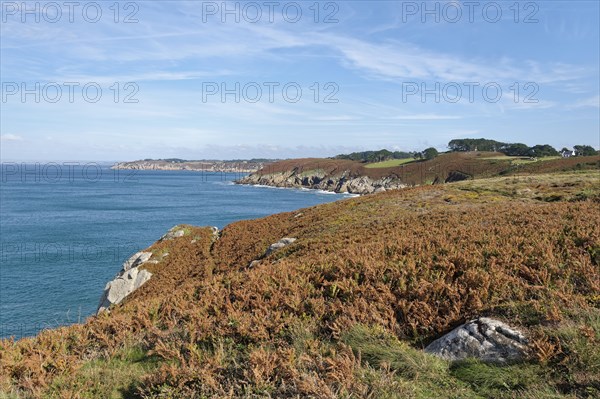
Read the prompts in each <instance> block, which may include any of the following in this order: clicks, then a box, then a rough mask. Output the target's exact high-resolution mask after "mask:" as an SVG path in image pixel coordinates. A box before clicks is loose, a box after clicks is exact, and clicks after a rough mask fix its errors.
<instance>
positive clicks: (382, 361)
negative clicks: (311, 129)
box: [0, 171, 600, 399]
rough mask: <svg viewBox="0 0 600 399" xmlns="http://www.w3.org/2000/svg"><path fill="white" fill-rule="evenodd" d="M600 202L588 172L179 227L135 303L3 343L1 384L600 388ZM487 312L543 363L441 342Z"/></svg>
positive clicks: (397, 393)
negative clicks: (472, 354) (458, 349)
mask: <svg viewBox="0 0 600 399" xmlns="http://www.w3.org/2000/svg"><path fill="white" fill-rule="evenodd" d="M599 204H600V193H599V190H598V175H597V172H596V171H593V172H585V171H583V172H576V173H575V172H570V173H560V174H552V175H547V174H540V175H536V176H510V177H499V178H491V179H480V180H477V179H476V180H469V181H461V182H457V183H452V184H445V185H439V186H437V185H434V186H431V185H430V186H423V187H416V188H407V189H404V190H393V191H387V192H384V193H379V194H375V195H369V196H362V197H358V198H352V199H346V200H342V201H338V202H335V203H330V204H324V205H319V206H315V207H311V208H306V209H301V210H298V211H294V212H287V213H282V214H277V215H272V216H269V217H266V218H261V219H257V220H248V221H240V222H236V223H233V224H230V225H228V226H227V227H225V228H224V229H223V230H222V231H220V232H217V231H216V230H215V229H213V228H210V227H193V226H179V227H178V228H176V229H173V230H172V231H171V232H170V233H169V234H167V236H166V238H163V239H161V240H159V241H157V242H156V243H155V244H153V245H152V246H150V247H149V248H147V249H145V250H144V251H143V252H144V253H149V254H151V255H149V256H148V257H147V259H148V260H147V261H145V262H143V263H141V264H139V266H138V267H139V268H141V269H142V270H146V271H147V272H148V273H150V274H151V278H150V279H149V280H147V281H146V282H145V283H144V284H143V285H141V286H140V287H139V288H138V289H137V290H135V291H134V292H133V293H131V294H130V295H129V296H128V297H127V298H126V299H125V300H124V301H123V302H121V303H119V304H118V305H112V306H110V308H109V309H108V311H105V312H102V313H101V314H99V315H98V316H93V317H90V318H89V319H88V320H87V321H86V322H85V323H83V324H78V325H73V326H69V327H63V328H59V329H54V330H48V331H43V332H41V333H40V334H39V335H38V336H36V337H32V338H26V339H22V340H19V341H16V342H15V341H12V340H3V341H0V396H1V395H2V394H4V395H5V396H7V397H11V398H12V397H15V398H16V397H73V398H76V397H101V398H108V397H111V398H120V397H122V398H135V397H138V398H165V397H167V398H208V397H210V398H267V397H278V398H297V397H314V398H351V397H360V398H431V397H437V398H494V399H497V398H507V399H508V398H514V397H523V398H593V397H598V395H599V394H600V377H599V376H600V349H599V348H600V270H599V267H600V228H598V227H599V226H598V220H600V207H599V206H598V205H599ZM171 233H172V234H171ZM118 268H119V266H118V265H115V271H117V270H118ZM100 295H101V293H100V292H99V293H98V296H99V297H100ZM492 319H494V320H498V321H499V322H496V321H492ZM469 320H474V321H473V322H471V325H473V326H478V327H477V328H480V329H481V336H488V335H489V334H488V333H487V332H486V330H485V329H486V328H488V327H485V326H489V328H494V329H499V330H497V331H504V333H506V334H509V333H510V331H513V330H512V328H514V329H515V331H517V330H518V331H520V332H522V333H523V337H525V338H526V339H525V338H520V335H519V334H517V333H516V332H515V333H510V334H512V335H514V336H515V337H517V338H518V339H519V342H521V345H525V343H526V345H527V354H526V357H525V358H523V359H520V360H518V361H517V360H515V361H513V362H510V363H507V364H493V363H492V364H489V363H485V362H483V361H479V360H467V361H464V362H458V363H455V362H452V361H451V360H446V359H441V358H438V357H436V356H433V355H431V354H429V353H427V352H425V351H424V350H423V348H425V347H427V346H428V345H429V344H430V343H432V342H435V341H436V340H438V339H439V338H442V337H443V336H444V335H445V334H446V333H448V332H450V331H453V330H454V329H455V327H458V326H461V325H463V323H465V322H467V321H469ZM500 322H501V323H500ZM502 323H505V324H506V325H507V326H510V329H509V328H508V327H503V326H504V325H505V324H502ZM469 328H470V327H469ZM456 331H458V332H457V333H456V334H459V333H460V331H461V330H456ZM475 336H479V335H475ZM437 342H438V343H437V344H436V345H437V346H440V345H442V344H439V342H440V341H437ZM436 345H434V347H435V346H436ZM430 348H431V347H430Z"/></svg>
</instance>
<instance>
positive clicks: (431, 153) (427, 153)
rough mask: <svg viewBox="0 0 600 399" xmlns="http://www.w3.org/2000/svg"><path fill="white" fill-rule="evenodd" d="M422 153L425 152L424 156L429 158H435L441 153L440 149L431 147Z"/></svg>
mask: <svg viewBox="0 0 600 399" xmlns="http://www.w3.org/2000/svg"><path fill="white" fill-rule="evenodd" d="M422 154H423V158H425V159H427V160H429V159H433V158H435V157H437V156H438V154H439V153H438V150H436V149H435V148H433V147H429V148H427V149H425V150H423V152H422Z"/></svg>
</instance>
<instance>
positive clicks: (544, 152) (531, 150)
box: [448, 139, 598, 157]
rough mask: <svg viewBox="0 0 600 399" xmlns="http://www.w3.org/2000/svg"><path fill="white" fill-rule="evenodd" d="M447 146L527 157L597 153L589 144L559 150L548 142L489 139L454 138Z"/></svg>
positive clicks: (455, 149) (457, 149)
mask: <svg viewBox="0 0 600 399" xmlns="http://www.w3.org/2000/svg"><path fill="white" fill-rule="evenodd" d="M448 148H449V149H450V151H492V152H501V153H503V154H505V155H508V156H527V157H552V156H557V155H560V154H561V153H562V152H571V151H575V155H578V156H589V155H597V154H598V151H596V150H595V149H594V147H592V146H589V145H576V146H574V147H573V150H569V149H568V148H563V149H561V150H560V152H559V151H557V150H556V149H555V148H554V147H552V146H551V145H549V144H537V145H534V146H533V147H529V146H528V145H527V144H523V143H503V142H501V141H496V140H489V139H454V140H451V141H450V142H449V143H448Z"/></svg>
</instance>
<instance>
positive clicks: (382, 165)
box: [365, 158, 415, 169]
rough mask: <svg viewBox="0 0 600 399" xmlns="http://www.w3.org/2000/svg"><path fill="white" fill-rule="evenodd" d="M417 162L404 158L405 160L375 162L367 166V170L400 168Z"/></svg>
mask: <svg viewBox="0 0 600 399" xmlns="http://www.w3.org/2000/svg"><path fill="white" fill-rule="evenodd" d="M411 162H415V159H413V158H404V159H389V160H387V161H382V162H375V163H370V164H367V165H365V168H367V169H376V168H392V167H394V166H400V165H404V164H407V163H411Z"/></svg>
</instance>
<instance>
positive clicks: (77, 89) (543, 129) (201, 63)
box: [0, 0, 600, 161]
mask: <svg viewBox="0 0 600 399" xmlns="http://www.w3.org/2000/svg"><path fill="white" fill-rule="evenodd" d="M21 3H22V2H21V1H19V2H12V1H2V2H1V6H2V7H1V12H2V16H1V18H2V20H1V21H2V24H1V31H0V34H1V54H0V55H1V62H0V64H1V66H0V72H1V80H2V102H1V103H0V105H1V107H2V109H1V122H0V123H1V126H0V127H1V134H2V141H1V156H2V160H3V161H9V160H29V161H31V160H40V161H43V160H98V161H113V160H133V159H140V158H166V157H181V158H187V159H201V158H220V159H231V158H251V157H300V156H330V155H335V154H337V153H340V152H347V151H353V150H366V149H379V148H384V147H385V148H388V149H397V150H407V151H408V150H421V149H423V148H425V147H429V146H434V147H436V148H438V149H440V150H443V149H445V147H446V144H447V143H448V141H449V140H451V139H453V138H466V137H486V138H491V139H497V140H501V141H510V142H524V143H527V144H530V145H533V144H545V143H548V144H551V145H553V146H555V147H557V148H559V149H560V148H562V147H563V146H567V147H570V146H572V145H575V144H590V145H593V146H595V147H596V148H598V147H599V146H600V133H599V132H600V122H599V119H600V115H599V113H600V108H599V107H600V96H599V90H600V88H599V85H600V83H599V75H600V74H599V48H600V43H599V37H600V33H599V26H600V21H599V15H600V10H599V4H600V2H598V1H595V0H594V1H538V2H515V1H507V2H503V1H497V2H486V1H474V2H470V3H469V2H456V1H440V2H428V3H427V4H426V5H425V7H427V9H428V10H433V11H432V12H431V13H426V12H425V11H426V10H425V9H424V7H423V5H424V4H425V3H423V2H421V1H418V2H395V1H343V2H342V1H339V2H327V1H323V2H319V3H316V5H315V1H312V0H310V1H298V2H286V1H274V2H271V3H269V2H262V1H257V2H235V1H234V2H227V4H225V2H222V1H218V2H200V1H198V2H193V1H190V2H183V1H136V2H120V3H119V4H118V7H115V5H114V2H113V1H107V2H102V1H98V2H96V3H93V2H85V1H82V2H76V3H75V5H74V6H69V5H67V4H65V3H63V2H62V1H57V2H54V3H52V2H26V3H25V4H26V6H27V8H28V10H30V12H28V13H25V10H23V9H22V8H20V5H21ZM57 5H58V6H60V7H61V8H60V14H58V13H57V10H59V9H58V7H57ZM36 7H37V8H36ZM69 7H72V8H71V9H69ZM225 7H227V9H228V10H233V13H229V14H228V13H226V12H225ZM236 7H237V10H239V11H236ZM117 8H118V10H119V13H118V15H116V13H115V10H116V9H117ZM317 9H318V10H319V13H318V15H316V10H317ZM98 10H100V11H101V12H102V14H101V16H99V15H98V14H97V12H98ZM258 10H260V12H261V13H262V14H261V15H260V17H259V15H258V14H257V11H258ZM298 10H301V12H302V14H301V15H299V14H298V13H297V12H298ZM498 10H500V13H501V15H500V14H499V13H498ZM458 12H460V13H461V14H458ZM127 16H130V18H129V23H125V21H124V20H125V18H126V17H127ZM236 17H238V18H239V22H237V21H236ZM436 18H437V21H436ZM36 19H37V20H36ZM95 20H97V22H93V21H95ZM253 21H254V22H253ZM453 21H454V22H453ZM36 84H39V89H38V86H36ZM127 84H129V85H127ZM236 84H239V86H236ZM69 85H70V86H69ZM85 85H87V86H86V87H88V91H87V92H86V93H87V94H86V93H84V92H83V91H82V87H83V86H85ZM69 87H71V88H72V93H73V98H72V101H71V99H69ZM98 87H100V89H101V91H102V95H101V97H99V99H98V101H97V102H91V100H93V99H94V98H93V97H94V96H96V94H97V92H96V90H97V88H98ZM117 87H118V88H119V92H118V96H117V97H116V98H115V96H116V91H117V90H116V88H117ZM236 87H239V90H237V89H236ZM257 87H259V88H261V91H262V93H261V95H259V92H258V91H257V90H256V88H257ZM283 87H286V90H287V91H286V92H285V93H284V92H283ZM484 87H485V90H484ZM223 88H224V89H226V90H229V92H228V94H226V95H225V96H224V97H223V96H222V89H223ZM270 88H272V90H273V92H272V93H270V92H269V91H270ZM298 88H300V89H301V91H302V94H301V95H299V92H298V91H297V89H298ZM23 89H25V90H29V92H25V94H24V92H23ZM58 89H60V90H61V93H62V96H61V97H60V98H58V97H57V95H58ZM458 89H460V90H461V92H460V93H459V91H458ZM498 89H500V90H501V92H500V91H498ZM424 90H425V91H424ZM470 90H472V91H471V92H470ZM134 91H136V92H135V93H134ZM215 91H216V92H215ZM236 92H237V94H238V95H239V102H237V101H236ZM517 92H518V95H517ZM424 93H425V94H424ZM36 94H37V95H38V97H39V99H37V100H39V102H36ZM270 94H272V97H271V98H270ZM127 95H131V97H129V100H137V102H126V101H125V98H126V96H127ZM436 96H437V97H438V98H436ZM57 98H58V100H57ZM115 100H116V101H115ZM326 100H328V101H326Z"/></svg>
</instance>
